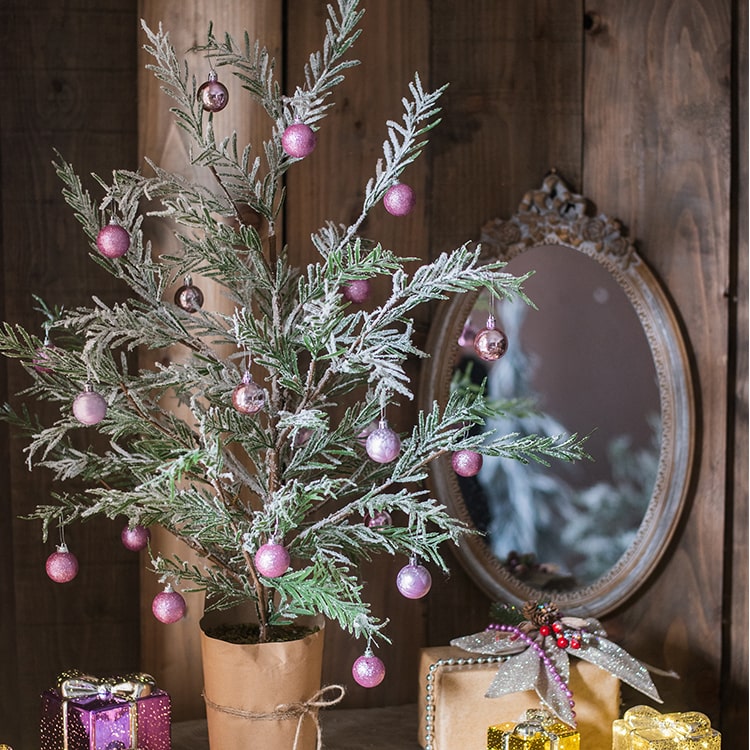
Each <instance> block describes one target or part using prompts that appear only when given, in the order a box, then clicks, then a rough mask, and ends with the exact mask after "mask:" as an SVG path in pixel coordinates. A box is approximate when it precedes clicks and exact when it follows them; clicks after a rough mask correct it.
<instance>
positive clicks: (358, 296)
mask: <svg viewBox="0 0 750 750" xmlns="http://www.w3.org/2000/svg"><path fill="white" fill-rule="evenodd" d="M370 292H371V289H370V282H369V280H368V279H355V280H354V281H350V282H348V283H347V284H344V286H343V287H342V293H343V295H344V299H347V300H349V302H354V303H356V304H358V305H361V304H362V303H363V302H367V300H368V299H370Z"/></svg>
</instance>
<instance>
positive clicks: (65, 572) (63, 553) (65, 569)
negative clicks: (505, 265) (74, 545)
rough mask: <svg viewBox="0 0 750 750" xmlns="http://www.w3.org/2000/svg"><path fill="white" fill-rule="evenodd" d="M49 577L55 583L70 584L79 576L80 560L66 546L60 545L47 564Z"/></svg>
mask: <svg viewBox="0 0 750 750" xmlns="http://www.w3.org/2000/svg"><path fill="white" fill-rule="evenodd" d="M44 567H45V570H46V571H47V575H48V576H49V578H50V579H51V580H53V581H54V582H55V583H68V582H69V581H72V580H73V579H74V578H75V577H76V576H77V575H78V559H77V558H76V556H75V555H74V554H73V553H72V552H70V551H69V550H68V546H67V545H66V544H60V545H58V547H57V552H53V553H52V554H51V555H50V556H49V557H48V558H47V562H46V563H45V566H44Z"/></svg>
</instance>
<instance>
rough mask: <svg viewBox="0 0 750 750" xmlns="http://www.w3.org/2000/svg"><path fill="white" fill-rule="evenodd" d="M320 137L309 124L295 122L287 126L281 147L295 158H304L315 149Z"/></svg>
mask: <svg viewBox="0 0 750 750" xmlns="http://www.w3.org/2000/svg"><path fill="white" fill-rule="evenodd" d="M317 142H318V137H317V136H316V135H315V132H314V131H313V129H312V128H311V127H310V126H309V125H305V123H304V122H295V123H293V124H292V125H289V126H287V128H286V129H285V130H284V133H283V134H282V136H281V147H282V148H283V149H284V151H285V152H286V153H287V154H288V155H289V156H293V157H294V158H295V159H304V158H305V157H306V156H309V155H310V154H311V153H312V152H313V150H314V149H315V145H316V144H317Z"/></svg>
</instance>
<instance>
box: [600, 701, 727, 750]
mask: <svg viewBox="0 0 750 750" xmlns="http://www.w3.org/2000/svg"><path fill="white" fill-rule="evenodd" d="M612 733H613V737H612V748H613V750H721V734H719V732H717V731H716V730H715V729H713V728H712V727H711V720H710V719H709V718H708V716H706V715H705V714H702V713H699V712H698V711H687V712H685V713H671V714H661V713H659V712H658V711H657V710H655V709H653V708H651V707H650V706H634V707H633V708H630V709H628V710H627V711H626V712H625V715H624V716H623V718H622V719H618V720H617V721H615V722H614V724H613V725H612Z"/></svg>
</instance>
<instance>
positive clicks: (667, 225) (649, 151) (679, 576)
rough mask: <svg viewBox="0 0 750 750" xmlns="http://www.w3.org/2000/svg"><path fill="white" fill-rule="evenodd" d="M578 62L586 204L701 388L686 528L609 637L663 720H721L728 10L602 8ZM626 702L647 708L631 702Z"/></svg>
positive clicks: (611, 624)
mask: <svg viewBox="0 0 750 750" xmlns="http://www.w3.org/2000/svg"><path fill="white" fill-rule="evenodd" d="M597 12H598V13H599V15H600V18H601V27H600V28H599V30H598V31H597V33H595V34H592V35H590V36H588V37H587V40H586V50H585V60H586V68H585V78H584V81H585V84H584V85H585V115H584V138H583V144H584V170H583V175H584V180H583V185H582V188H583V189H582V192H583V193H584V194H585V195H587V196H589V197H590V198H591V199H593V200H594V201H595V202H596V204H597V206H598V208H599V209H600V210H601V211H604V212H605V213H608V214H609V215H612V216H617V217H619V218H620V219H621V220H622V221H623V222H624V224H625V225H626V226H627V227H628V228H629V230H630V235H631V237H633V238H636V239H637V240H638V241H639V249H640V251H641V255H642V256H643V257H644V258H645V260H646V261H647V262H648V263H649V264H650V265H651V267H652V269H654V270H655V272H656V275H657V276H658V277H659V278H660V279H661V281H662V282H663V283H664V285H665V286H666V289H667V291H668V293H669V294H670V295H671V297H672V299H673V301H674V304H675V307H676V309H677V312H678V315H679V317H680V318H681V320H682V323H683V325H684V328H685V332H686V334H687V337H688V342H689V347H690V350H691V352H692V358H693V363H694V367H695V377H696V382H697V383H698V388H699V391H698V393H699V396H698V398H699V405H698V409H699V422H700V435H699V449H698V456H697V459H696V463H697V466H696V471H695V475H694V487H693V491H692V493H691V497H690V498H689V500H688V509H687V511H686V513H685V516H684V519H683V523H682V525H681V529H680V530H679V531H678V534H677V536H676V538H675V540H674V543H673V544H672V547H671V549H670V550H668V551H667V553H666V555H665V558H664V560H663V562H662V564H661V565H660V567H659V569H658V571H657V573H656V574H655V575H653V576H652V577H651V579H650V580H649V581H644V586H643V588H642V590H641V591H640V592H639V595H638V596H637V597H636V598H635V599H634V600H632V601H631V602H629V603H628V605H627V606H626V608H625V609H624V610H622V611H621V613H620V614H619V615H617V616H615V617H612V618H608V619H607V621H606V623H605V626H606V627H607V628H608V630H610V632H611V634H612V635H613V636H614V637H615V638H616V640H617V641H618V642H619V643H620V644H621V645H622V646H623V647H625V648H626V649H627V650H628V651H630V652H631V653H633V654H636V655H638V656H639V657H640V658H641V659H643V660H644V661H646V662H648V663H650V664H654V665H656V666H661V667H664V668H668V669H674V670H676V671H677V672H678V673H679V674H680V676H681V679H680V680H679V681H675V680H664V679H661V680H657V683H658V685H657V686H658V688H659V690H660V692H661V694H662V697H663V698H664V701H665V703H664V708H665V710H686V709H693V710H701V711H704V712H705V713H707V714H708V715H709V716H710V717H711V718H712V720H713V721H714V722H716V723H718V721H719V715H720V714H719V693H720V691H719V684H720V671H719V670H720V657H719V655H720V654H721V649H722V634H721V622H722V596H723V592H722V579H723V569H722V564H723V561H722V553H721V550H722V546H723V541H724V539H723V535H724V508H723V504H722V502H721V501H720V498H722V497H723V494H724V483H725V479H726V473H725V471H726V470H725V465H724V456H725V452H726V427H727V423H726V419H727V414H726V408H725V406H726V404H725V399H726V395H725V387H726V378H727V370H726V367H727V357H726V342H727V330H728V329H727V327H728V310H727V299H726V297H725V292H726V290H727V284H728V273H729V264H728V259H729V241H730V237H729V176H730V156H729V155H730V152H731V150H730V130H729V125H730V117H729V105H730V91H729V80H728V71H729V53H730V49H731V46H730V36H729V30H730V15H729V2H721V1H719V2H711V1H709V0H706V1H704V2H694V3H689V4H685V3H679V2H667V1H665V2H658V3H651V2H636V3H629V4H628V6H627V7H625V6H624V5H622V4H621V3H618V2H616V1H614V0H613V1H608V0H605V1H604V2H600V3H599V4H598V5H597ZM626 701H629V702H631V703H632V702H634V701H635V702H643V701H642V696H641V695H640V694H637V693H631V694H627V693H626Z"/></svg>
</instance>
